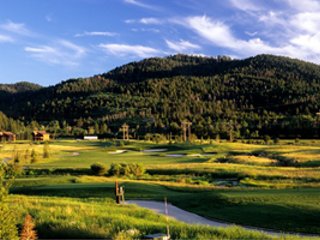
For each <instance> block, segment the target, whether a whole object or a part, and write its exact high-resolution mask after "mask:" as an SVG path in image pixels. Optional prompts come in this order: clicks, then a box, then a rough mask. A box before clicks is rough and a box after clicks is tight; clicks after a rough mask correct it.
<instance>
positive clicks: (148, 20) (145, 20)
mask: <svg viewBox="0 0 320 240" xmlns="http://www.w3.org/2000/svg"><path fill="white" fill-rule="evenodd" d="M124 22H125V23H127V24H132V23H141V24H145V25H160V24H163V23H164V22H163V21H162V20H160V19H158V18H153V17H150V18H140V19H138V20H135V19H127V20H125V21H124Z"/></svg>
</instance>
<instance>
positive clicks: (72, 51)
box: [24, 40, 86, 66]
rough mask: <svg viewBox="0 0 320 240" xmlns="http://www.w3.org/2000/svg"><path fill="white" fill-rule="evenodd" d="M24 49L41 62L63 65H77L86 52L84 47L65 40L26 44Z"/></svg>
mask: <svg viewBox="0 0 320 240" xmlns="http://www.w3.org/2000/svg"><path fill="white" fill-rule="evenodd" d="M24 50H25V51H26V52H27V53H30V55H31V56H32V57H34V58H36V59H38V60H40V61H42V62H45V63H48V64H55V65H63V66H77V65H78V64H79V61H80V60H81V59H82V58H83V57H84V56H85V54H86V49H85V48H83V47H81V46H78V45H76V44H74V43H72V42H70V41H67V40H59V41H57V42H55V43H54V44H52V45H41V46H32V47H30V46H28V47H25V48H24Z"/></svg>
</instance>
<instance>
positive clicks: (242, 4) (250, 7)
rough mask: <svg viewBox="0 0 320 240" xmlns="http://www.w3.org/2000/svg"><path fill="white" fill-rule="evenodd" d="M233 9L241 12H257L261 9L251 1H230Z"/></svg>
mask: <svg viewBox="0 0 320 240" xmlns="http://www.w3.org/2000/svg"><path fill="white" fill-rule="evenodd" d="M230 3H231V4H232V6H233V7H235V8H237V9H240V10H242V11H259V10H261V7H260V6H258V5H256V3H254V2H253V1H251V0H230Z"/></svg>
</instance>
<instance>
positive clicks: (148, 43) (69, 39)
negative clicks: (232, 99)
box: [0, 0, 320, 86]
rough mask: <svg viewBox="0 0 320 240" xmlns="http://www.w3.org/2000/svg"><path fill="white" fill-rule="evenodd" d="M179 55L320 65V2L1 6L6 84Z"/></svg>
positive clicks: (86, 0) (56, 1)
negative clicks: (262, 57) (261, 57)
mask: <svg viewBox="0 0 320 240" xmlns="http://www.w3.org/2000/svg"><path fill="white" fill-rule="evenodd" d="M177 53H183V54H193V55H204V56H217V55H228V56H231V57H233V58H240V59H242V58H246V57H250V56H255V55H257V54H262V53H267V54H275V55H282V56H289V57H292V58H299V59H302V60H306V61H310V62H314V63H317V64H320V0H224V1H221V0H1V2H0V83H15V82H19V81H29V82H34V83H38V84H40V85H43V86H49V85H54V84H56V83H59V82H61V81H64V80H67V79H70V78H79V77H89V76H93V75H96V74H101V73H104V72H108V71H110V70H112V69H113V68H115V67H117V66H121V65H123V64H126V63H129V62H132V61H139V60H141V59H144V58H148V57H165V56H168V55H173V54H177Z"/></svg>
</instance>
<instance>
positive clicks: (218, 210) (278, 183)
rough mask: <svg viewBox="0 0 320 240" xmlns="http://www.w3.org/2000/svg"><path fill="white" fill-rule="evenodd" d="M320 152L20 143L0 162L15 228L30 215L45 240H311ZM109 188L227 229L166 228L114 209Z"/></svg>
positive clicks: (237, 145)
mask: <svg viewBox="0 0 320 240" xmlns="http://www.w3.org/2000/svg"><path fill="white" fill-rule="evenodd" d="M319 147H320V141H317V140H313V141H311V140H303V141H302V140H301V141H300V142H296V141H294V140H281V141H280V142H278V143H272V142H270V143H265V142H263V141H257V142H254V143H252V142H250V143H249V142H246V141H243V142H234V143H230V142H226V141H212V140H211V141H198V142H193V143H174V142H160V143H155V142H151V141H120V140H104V141H85V140H55V141H51V142H49V143H32V142H28V141H17V142H15V143H4V144H1V147H0V159H3V161H12V160H13V161H15V162H16V163H18V165H19V166H20V167H18V169H17V171H18V172H19V174H18V175H17V176H16V178H15V180H14V183H13V185H12V187H11V189H10V195H9V198H8V201H9V203H10V204H11V206H12V207H13V208H14V211H15V212H16V216H17V218H18V219H19V222H22V220H23V217H24V216H25V214H27V213H29V214H31V215H32V216H33V218H34V220H35V224H36V229H37V231H38V234H39V236H40V237H41V238H74V239H79V238H82V239H84V238H90V239H91V238H96V239H101V238H113V239H134V238H141V237H143V236H145V235H147V234H152V233H165V232H166V226H167V224H168V225H169V227H170V235H171V237H173V238H174V239H177V238H184V239H186V238H189V239H190V238H192V239H196V238H198V239H204V238H206V239H221V238H223V239H235V238H237V239H248V238H249V239H274V238H276V239H278V238H279V237H280V238H283V239H300V238H302V239H303V238H305V239H309V238H314V239H316V238H317V236H319V235H320V221H319V216H320V194H319V192H320V150H319ZM31 153H32V154H31ZM115 181H118V182H119V184H120V185H121V186H122V187H123V188H124V191H125V194H124V195H125V199H126V200H148V201H151V200H152V201H158V202H163V201H164V198H166V199H167V200H168V202H169V203H170V204H172V205H173V206H176V207H178V208H180V209H183V210H185V211H188V212H191V213H194V214H197V215H199V216H201V217H204V218H206V219H209V220H210V219H211V220H214V221H218V222H221V223H227V224H228V226H227V227H214V226H209V225H206V224H200V225H199V224H190V223H184V222H181V221H178V220H176V219H174V218H173V217H170V218H169V220H168V222H167V219H166V217H165V216H164V215H161V214H160V215H159V214H158V213H156V212H154V211H152V210H148V209H146V208H142V207H139V206H137V205H134V204H116V202H115V200H114V199H115V196H114V187H115ZM169 215H170V214H169ZM240 226H246V227H249V228H250V229H245V228H242V227H240ZM261 230H265V231H261ZM270 232H272V233H277V234H269V233H270Z"/></svg>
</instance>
